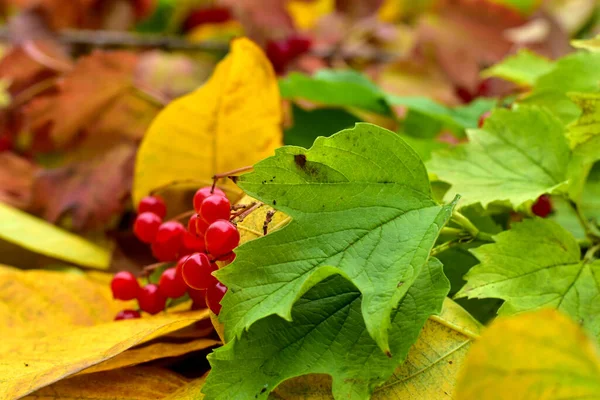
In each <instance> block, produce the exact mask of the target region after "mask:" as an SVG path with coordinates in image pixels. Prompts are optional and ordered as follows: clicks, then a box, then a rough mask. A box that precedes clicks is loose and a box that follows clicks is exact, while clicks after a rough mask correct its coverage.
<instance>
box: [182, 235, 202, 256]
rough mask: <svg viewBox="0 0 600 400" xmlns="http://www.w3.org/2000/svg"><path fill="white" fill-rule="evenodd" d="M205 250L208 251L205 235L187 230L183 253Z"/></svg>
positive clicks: (184, 236)
mask: <svg viewBox="0 0 600 400" xmlns="http://www.w3.org/2000/svg"><path fill="white" fill-rule="evenodd" d="M204 251H206V246H205V245H204V236H199V235H193V234H191V233H189V232H185V233H184V234H183V248H182V252H183V253H185V254H192V253H196V252H204Z"/></svg>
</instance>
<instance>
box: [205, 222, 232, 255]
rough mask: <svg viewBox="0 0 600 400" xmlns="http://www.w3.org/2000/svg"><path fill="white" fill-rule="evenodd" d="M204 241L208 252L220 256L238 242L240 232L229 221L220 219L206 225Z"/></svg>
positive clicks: (228, 251) (229, 250)
mask: <svg viewBox="0 0 600 400" xmlns="http://www.w3.org/2000/svg"><path fill="white" fill-rule="evenodd" d="M204 242H205V244H206V250H207V251H208V252H209V253H210V254H212V255H213V256H214V257H220V256H223V255H225V254H228V253H230V252H231V251H233V249H235V248H236V247H237V246H238V244H240V233H239V232H238V230H237V228H236V227H235V225H233V224H232V223H231V222H229V221H226V220H222V219H221V220H218V221H215V222H213V223H212V224H211V225H210V226H209V227H208V229H207V230H206V233H205V235H204Z"/></svg>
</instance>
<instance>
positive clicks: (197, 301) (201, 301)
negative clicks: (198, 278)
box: [188, 288, 206, 310]
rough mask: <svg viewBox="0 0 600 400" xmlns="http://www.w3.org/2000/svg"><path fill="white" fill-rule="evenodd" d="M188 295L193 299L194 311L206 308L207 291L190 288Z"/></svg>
mask: <svg viewBox="0 0 600 400" xmlns="http://www.w3.org/2000/svg"><path fill="white" fill-rule="evenodd" d="M188 295H189V296H190V299H192V310H200V309H201V308H206V290H197V289H192V288H188Z"/></svg>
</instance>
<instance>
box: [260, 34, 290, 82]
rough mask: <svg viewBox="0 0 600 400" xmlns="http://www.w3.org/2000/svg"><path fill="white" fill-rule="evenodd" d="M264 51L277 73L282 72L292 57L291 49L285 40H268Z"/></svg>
mask: <svg viewBox="0 0 600 400" xmlns="http://www.w3.org/2000/svg"><path fill="white" fill-rule="evenodd" d="M265 53H266V55H267V58H268V59H269V61H271V64H272V65H273V69H274V70H275V72H276V73H277V74H282V73H284V72H285V69H286V67H287V65H288V64H289V62H290V61H291V60H292V58H293V53H292V49H291V47H290V44H289V43H288V41H287V40H276V41H275V40H269V41H268V42H267V48H266V49H265Z"/></svg>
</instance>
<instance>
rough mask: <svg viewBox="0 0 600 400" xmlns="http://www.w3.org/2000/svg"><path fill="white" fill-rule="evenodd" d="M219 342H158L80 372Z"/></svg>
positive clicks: (86, 372)
mask: <svg viewBox="0 0 600 400" xmlns="http://www.w3.org/2000/svg"><path fill="white" fill-rule="evenodd" d="M219 344H221V342H220V341H218V340H215V339H210V338H200V339H197V340H192V341H190V342H187V343H170V342H158V343H151V344H148V345H143V346H141V347H136V348H134V349H131V350H127V351H126V352H124V353H121V354H119V355H118V356H116V357H115V358H111V359H110V360H106V361H104V362H103V363H100V364H98V365H96V366H94V367H91V368H88V369H86V370H84V371H82V374H89V373H95V372H100V371H109V370H115V369H119V368H124V367H130V366H132V365H137V364H142V363H145V362H148V361H152V360H157V359H159V358H167V357H178V356H182V355H184V354H187V353H191V352H192V351H198V350H204V349H208V348H210V347H214V346H217V345H219Z"/></svg>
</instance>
